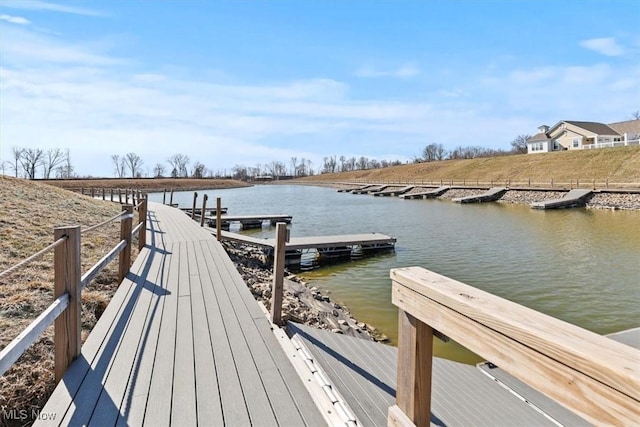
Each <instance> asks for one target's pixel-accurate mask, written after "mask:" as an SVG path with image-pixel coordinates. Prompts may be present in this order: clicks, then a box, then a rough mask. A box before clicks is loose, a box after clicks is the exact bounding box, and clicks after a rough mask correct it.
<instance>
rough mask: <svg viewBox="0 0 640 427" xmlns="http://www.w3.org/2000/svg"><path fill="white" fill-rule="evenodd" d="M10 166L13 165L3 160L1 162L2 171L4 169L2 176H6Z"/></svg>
mask: <svg viewBox="0 0 640 427" xmlns="http://www.w3.org/2000/svg"><path fill="white" fill-rule="evenodd" d="M10 166H11V163H9V162H8V161H6V160H3V161H2V162H0V169H2V175H4V171H5V170H6V168H7V167H10Z"/></svg>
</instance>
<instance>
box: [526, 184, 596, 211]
mask: <svg viewBox="0 0 640 427" xmlns="http://www.w3.org/2000/svg"><path fill="white" fill-rule="evenodd" d="M592 193H593V191H591V190H580V189H577V188H576V189H574V190H571V191H569V192H568V193H567V194H565V195H564V197H562V198H560V199H552V200H546V201H544V202H535V203H531V208H532V209H564V208H581V207H583V206H585V205H586V204H587V199H588V198H589V197H590V196H591V194H592Z"/></svg>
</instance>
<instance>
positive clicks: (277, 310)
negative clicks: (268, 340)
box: [271, 222, 287, 325]
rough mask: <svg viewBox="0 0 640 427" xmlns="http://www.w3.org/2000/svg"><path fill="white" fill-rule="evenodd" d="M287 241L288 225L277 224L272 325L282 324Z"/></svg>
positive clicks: (272, 292) (272, 291)
mask: <svg viewBox="0 0 640 427" xmlns="http://www.w3.org/2000/svg"><path fill="white" fill-rule="evenodd" d="M286 241H287V224H286V223H284V222H279V223H277V224H276V245H275V247H274V248H273V249H274V256H273V289H272V290H271V323H273V324H275V325H280V324H281V323H282V294H283V282H284V257H285V244H286Z"/></svg>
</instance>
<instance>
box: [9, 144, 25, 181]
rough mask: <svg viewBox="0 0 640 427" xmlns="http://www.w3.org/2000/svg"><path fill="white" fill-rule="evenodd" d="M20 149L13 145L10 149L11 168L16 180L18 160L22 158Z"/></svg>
mask: <svg viewBox="0 0 640 427" xmlns="http://www.w3.org/2000/svg"><path fill="white" fill-rule="evenodd" d="M22 150H23V149H22V148H20V147H16V146H15V145H14V146H13V147H11V155H12V156H13V164H12V165H11V168H12V169H13V172H15V176H16V178H17V177H18V171H19V170H20V168H19V166H20V158H21V157H22Z"/></svg>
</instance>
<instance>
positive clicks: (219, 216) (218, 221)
mask: <svg viewBox="0 0 640 427" xmlns="http://www.w3.org/2000/svg"><path fill="white" fill-rule="evenodd" d="M216 239H218V242H221V241H222V199H221V198H220V197H218V198H217V199H216Z"/></svg>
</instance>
